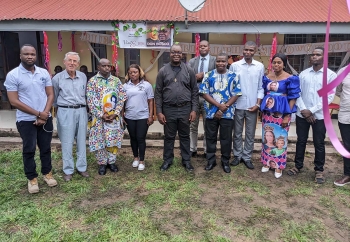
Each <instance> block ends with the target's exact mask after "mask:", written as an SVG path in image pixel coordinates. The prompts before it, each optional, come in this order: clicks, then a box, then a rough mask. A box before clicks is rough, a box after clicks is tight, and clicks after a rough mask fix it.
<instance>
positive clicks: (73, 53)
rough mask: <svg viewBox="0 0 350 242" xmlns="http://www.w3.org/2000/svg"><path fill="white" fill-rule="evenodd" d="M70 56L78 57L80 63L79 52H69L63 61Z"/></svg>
mask: <svg viewBox="0 0 350 242" xmlns="http://www.w3.org/2000/svg"><path fill="white" fill-rule="evenodd" d="M69 55H76V56H78V62H80V56H79V53H77V52H72V51H71V52H67V53H66V54H65V56H64V59H63V60H67V59H68V56H69Z"/></svg>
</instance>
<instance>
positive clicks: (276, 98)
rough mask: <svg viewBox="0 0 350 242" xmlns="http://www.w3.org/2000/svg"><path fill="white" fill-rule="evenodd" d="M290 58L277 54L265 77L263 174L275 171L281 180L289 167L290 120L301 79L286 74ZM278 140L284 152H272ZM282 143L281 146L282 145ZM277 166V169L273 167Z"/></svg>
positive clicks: (262, 107) (262, 105)
mask: <svg viewBox="0 0 350 242" xmlns="http://www.w3.org/2000/svg"><path fill="white" fill-rule="evenodd" d="M286 65H287V56H286V55H284V54H281V53H278V54H276V55H274V56H273V58H272V68H273V72H271V73H270V74H268V75H267V76H264V77H263V88H264V90H265V97H264V99H263V101H262V103H261V107H260V109H261V111H262V131H263V133H262V137H264V138H263V140H262V141H263V145H262V151H261V162H262V163H263V167H262V169H261V171H262V172H268V171H269V170H270V168H271V169H275V177H276V178H280V177H281V176H282V170H283V169H284V168H286V165H287V142H288V131H289V126H290V117H291V114H292V113H295V112H296V111H297V110H296V106H295V101H296V99H297V98H298V97H299V93H300V83H299V77H297V76H293V75H290V74H289V73H287V72H286V71H285V68H286ZM277 137H278V139H279V140H282V139H284V143H283V144H284V145H283V147H281V150H283V152H277V153H276V152H271V150H272V149H275V148H276V147H275V146H276V143H277V140H276V138H277ZM280 143H282V142H280ZM273 163H274V164H276V165H275V166H274V167H272V166H270V164H273Z"/></svg>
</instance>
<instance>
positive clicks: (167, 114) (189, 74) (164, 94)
mask: <svg viewBox="0 0 350 242" xmlns="http://www.w3.org/2000/svg"><path fill="white" fill-rule="evenodd" d="M181 57H182V49H181V46H180V45H173V46H172V47H171V48H170V61H171V62H170V63H168V64H166V65H164V66H163V67H162V68H161V69H160V70H159V73H158V75H157V80H156V89H155V93H154V97H155V101H156V109H157V110H156V111H157V117H158V121H159V122H160V123H161V124H162V125H163V126H164V151H163V160H164V163H163V164H162V166H161V167H160V169H161V170H162V171H166V170H167V169H168V168H169V167H170V166H171V164H172V162H173V159H174V142H175V136H176V133H177V132H178V134H179V139H180V149H181V156H182V164H183V166H184V167H185V168H186V170H188V171H193V166H192V165H191V161H190V159H191V155H190V122H193V121H194V120H195V119H196V111H197V105H198V86H197V81H196V76H195V74H194V71H193V70H192V69H191V68H188V67H187V66H186V64H184V63H182V62H181Z"/></svg>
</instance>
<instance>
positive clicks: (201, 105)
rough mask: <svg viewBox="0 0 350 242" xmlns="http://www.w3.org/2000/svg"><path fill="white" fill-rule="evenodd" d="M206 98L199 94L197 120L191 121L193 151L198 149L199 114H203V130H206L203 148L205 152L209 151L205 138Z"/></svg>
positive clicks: (191, 148)
mask: <svg viewBox="0 0 350 242" xmlns="http://www.w3.org/2000/svg"><path fill="white" fill-rule="evenodd" d="M204 102H205V100H204V98H203V97H202V96H199V100H198V109H197V113H196V120H195V121H194V122H192V123H191V125H190V141H191V143H190V150H191V152H195V151H197V141H198V125H199V116H200V115H201V114H202V119H203V130H204V138H203V149H204V153H207V145H206V139H205V119H206V114H205V109H204Z"/></svg>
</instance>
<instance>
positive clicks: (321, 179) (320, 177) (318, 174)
mask: <svg viewBox="0 0 350 242" xmlns="http://www.w3.org/2000/svg"><path fill="white" fill-rule="evenodd" d="M325 181H326V179H325V178H324V176H323V172H322V171H316V176H315V182H316V183H317V184H323V183H324V182H325Z"/></svg>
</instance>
